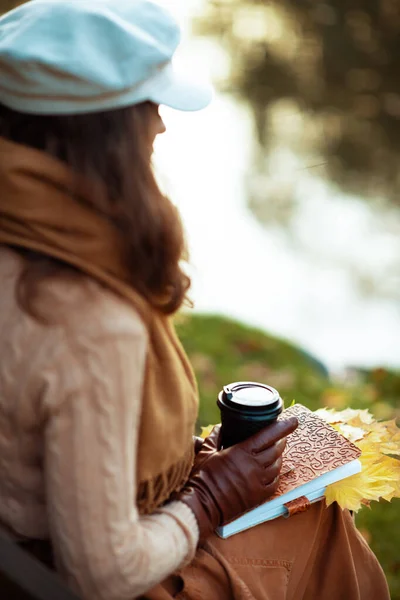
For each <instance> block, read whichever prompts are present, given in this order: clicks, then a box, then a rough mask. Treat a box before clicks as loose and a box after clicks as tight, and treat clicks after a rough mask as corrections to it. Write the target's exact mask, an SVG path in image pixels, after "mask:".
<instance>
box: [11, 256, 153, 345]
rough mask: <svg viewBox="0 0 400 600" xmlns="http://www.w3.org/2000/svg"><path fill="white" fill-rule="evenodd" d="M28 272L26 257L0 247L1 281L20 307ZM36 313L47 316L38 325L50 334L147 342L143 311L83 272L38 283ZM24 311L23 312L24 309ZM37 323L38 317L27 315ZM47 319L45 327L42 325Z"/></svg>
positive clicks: (62, 274) (13, 303)
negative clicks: (21, 285) (20, 284)
mask: <svg viewBox="0 0 400 600" xmlns="http://www.w3.org/2000/svg"><path fill="white" fill-rule="evenodd" d="M23 269H24V261H23V259H22V257H21V256H20V255H19V254H18V253H16V252H14V251H12V250H9V249H7V248H5V247H2V248H0V280H1V283H2V288H3V298H4V300H5V299H6V298H7V299H8V303H9V304H11V305H17V304H18V294H17V286H18V281H19V278H20V276H21V274H22V272H23ZM31 307H32V308H33V312H34V313H36V312H37V314H38V315H39V316H40V317H43V318H44V319H39V320H38V322H37V323H36V325H37V327H39V328H41V327H42V326H43V327H44V328H45V329H46V330H47V331H48V333H50V332H51V331H60V330H64V331H65V333H66V334H67V335H68V337H69V338H71V337H75V336H76V337H79V338H83V337H90V338H96V337H99V338H100V337H103V336H130V335H134V336H135V337H136V338H138V339H143V340H146V339H147V328H146V325H145V323H144V322H143V320H142V318H141V316H140V314H139V312H138V311H137V310H136V308H135V307H134V306H133V304H130V303H129V302H128V301H126V300H124V299H123V298H122V297H120V296H118V295H117V294H115V293H114V292H112V291H110V290H109V289H108V288H106V287H105V286H103V285H101V284H100V283H97V282H96V281H95V280H94V279H93V278H91V277H89V276H87V275H85V274H82V273H80V272H75V271H74V272H72V271H65V273H64V272H63V271H62V270H61V271H60V273H59V274H56V275H55V276H54V277H49V278H43V280H41V281H39V282H38V287H37V294H35V299H34V302H32V303H31ZM16 308H17V309H18V308H20V309H21V312H24V311H23V310H22V307H16ZM24 317H25V318H26V317H28V320H31V321H35V318H34V316H32V315H26V314H25V315H24ZM42 320H44V322H45V325H42V326H41V324H40V323H39V321H42Z"/></svg>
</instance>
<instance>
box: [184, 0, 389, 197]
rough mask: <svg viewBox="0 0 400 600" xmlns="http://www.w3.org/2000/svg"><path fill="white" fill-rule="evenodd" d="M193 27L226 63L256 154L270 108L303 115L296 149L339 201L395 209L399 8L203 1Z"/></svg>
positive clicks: (265, 137)
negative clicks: (252, 125) (320, 171)
mask: <svg viewBox="0 0 400 600" xmlns="http://www.w3.org/2000/svg"><path fill="white" fill-rule="evenodd" d="M206 6H207V10H206V12H205V15H204V16H201V17H199V18H198V19H197V20H196V22H195V30H196V32H198V33H200V34H206V35H211V36H215V37H216V38H218V41H219V42H220V43H221V44H222V45H223V46H224V47H225V48H226V49H227V50H228V52H229V55H230V56H231V58H232V62H231V73H230V74H229V78H228V80H229V85H230V89H231V91H232V92H233V93H237V94H238V95H239V96H240V97H241V98H244V99H245V100H248V102H249V103H250V105H251V108H252V111H253V114H254V117H255V121H256V125H257V132H258V136H259V142H260V145H261V149H262V150H263V151H264V155H265V152H266V151H268V149H269V145H270V144H271V143H272V139H271V137H270V133H271V131H270V122H271V113H272V110H273V107H274V106H276V103H277V102H282V100H285V101H286V105H287V106H290V107H292V110H294V111H298V112H299V113H300V114H301V115H302V119H303V125H304V129H303V131H302V136H304V139H303V142H304V146H305V147H306V148H307V149H308V151H310V150H311V151H312V152H311V153H310V156H313V157H314V158H316V159H317V163H318V162H319V163H323V164H324V165H325V173H324V174H325V176H326V177H327V178H328V180H330V181H331V182H333V183H334V184H336V185H338V186H339V187H340V188H341V189H342V190H343V191H344V192H348V193H353V194H357V195H359V196H362V197H374V198H378V197H380V198H384V199H386V200H388V201H389V202H391V203H392V204H394V205H395V206H400V170H399V168H398V163H399V158H400V73H399V71H398V62H397V57H398V55H399V53H400V2H399V1H398V0H323V1H321V0H268V1H267V0H211V1H209V2H207V5H206Z"/></svg>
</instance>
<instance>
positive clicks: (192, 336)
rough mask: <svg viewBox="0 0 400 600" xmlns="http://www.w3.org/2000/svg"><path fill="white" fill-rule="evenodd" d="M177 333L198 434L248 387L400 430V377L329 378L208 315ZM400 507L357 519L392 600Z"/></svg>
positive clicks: (285, 348)
mask: <svg viewBox="0 0 400 600" xmlns="http://www.w3.org/2000/svg"><path fill="white" fill-rule="evenodd" d="M177 328H178V333H179V336H180V338H181V340H182V342H183V345H184V347H185V349H186V351H187V352H188V354H189V357H190V360H191V362H192V364H193V367H194V369H195V372H196V375H197V379H198V382H199V390H200V412H199V420H198V430H199V428H200V426H207V425H210V424H214V423H218V422H219V421H220V416H219V410H218V408H217V406H216V398H217V395H218V392H219V391H220V390H221V389H222V386H223V385H225V384H227V383H230V382H232V381H240V380H245V381H246V380H250V381H261V382H264V383H269V384H270V385H272V386H274V387H276V388H277V389H278V390H279V392H280V394H281V396H282V398H283V400H284V401H285V404H286V406H288V405H289V404H290V403H291V402H292V400H296V402H298V403H301V404H304V405H305V406H307V407H309V408H310V409H312V410H315V409H317V408H320V407H329V408H335V409H337V410H341V409H344V408H347V407H352V408H368V409H369V410H370V411H371V412H372V413H373V414H374V415H375V417H376V418H378V419H385V420H386V419H391V418H397V419H398V424H399V425H400V404H399V397H400V372H395V371H389V370H387V369H383V368H378V369H373V370H370V371H368V370H365V369H348V370H347V371H346V372H345V373H344V374H343V375H342V376H341V377H340V378H336V379H332V378H331V377H329V375H328V373H327V371H326V369H325V368H324V366H323V365H322V364H321V363H320V362H319V361H318V360H317V359H315V358H314V357H312V356H310V355H309V354H307V353H306V352H304V351H303V350H302V349H300V348H298V347H296V346H294V345H293V344H291V343H290V342H288V341H286V340H281V339H279V338H276V337H273V336H271V335H267V334H266V333H264V332H262V331H260V330H258V329H254V328H250V327H246V326H244V325H242V324H240V323H238V322H235V321H232V320H230V319H227V318H224V317H220V316H213V315H191V316H189V315H186V314H185V315H181V316H180V317H179V320H178V323H177ZM399 518H400V500H393V501H392V502H391V503H387V502H382V503H379V504H378V503H373V504H372V507H371V508H370V509H369V508H366V507H365V508H363V509H362V510H361V511H360V512H359V513H358V515H357V518H356V522H357V526H358V527H359V529H360V530H361V532H362V534H363V536H364V537H365V539H366V540H367V542H368V543H369V544H370V545H371V547H372V549H373V550H374V552H375V553H376V555H377V557H378V559H379V561H380V563H381V565H382V567H383V568H384V570H385V573H386V576H387V578H388V581H389V585H390V589H391V597H392V600H400V560H399V548H400V528H399V525H398V524H399Z"/></svg>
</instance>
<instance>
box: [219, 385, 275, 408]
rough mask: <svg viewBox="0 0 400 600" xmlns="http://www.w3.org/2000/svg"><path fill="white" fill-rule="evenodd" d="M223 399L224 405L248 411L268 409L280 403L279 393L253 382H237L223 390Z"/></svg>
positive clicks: (269, 387)
mask: <svg viewBox="0 0 400 600" xmlns="http://www.w3.org/2000/svg"><path fill="white" fill-rule="evenodd" d="M223 399H224V401H225V403H226V404H228V405H230V406H232V408H234V407H237V408H240V407H248V408H249V409H253V410H257V409H261V410H262V409H266V408H267V409H268V408H272V407H273V406H276V405H277V404H279V403H280V400H281V399H280V396H279V392H278V391H277V390H276V389H275V388H273V387H271V386H269V385H265V384H263V383H257V382H255V381H237V382H236V383H230V384H229V385H225V386H224V388H223Z"/></svg>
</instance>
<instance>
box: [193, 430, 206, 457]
mask: <svg viewBox="0 0 400 600" xmlns="http://www.w3.org/2000/svg"><path fill="white" fill-rule="evenodd" d="M203 443H204V440H203V438H201V437H199V436H197V435H194V436H193V446H194V453H195V455H197V454H198V453H199V452H200V450H201V447H202V445H203Z"/></svg>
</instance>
